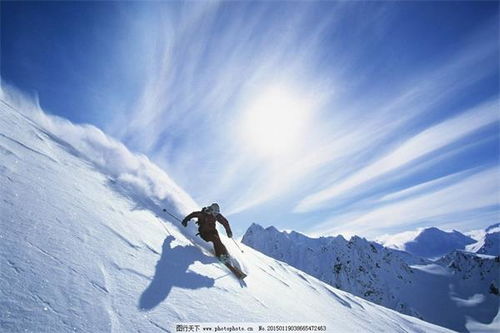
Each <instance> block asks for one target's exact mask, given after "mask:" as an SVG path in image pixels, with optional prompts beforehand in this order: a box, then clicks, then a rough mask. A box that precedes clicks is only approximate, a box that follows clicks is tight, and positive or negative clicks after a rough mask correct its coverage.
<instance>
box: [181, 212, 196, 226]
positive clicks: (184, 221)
mask: <svg viewBox="0 0 500 333" xmlns="http://www.w3.org/2000/svg"><path fill="white" fill-rule="evenodd" d="M200 216H201V212H192V213H191V214H189V215H188V216H186V217H185V218H184V220H182V225H183V226H187V223H188V222H189V220H191V219H192V218H195V217H196V218H200Z"/></svg>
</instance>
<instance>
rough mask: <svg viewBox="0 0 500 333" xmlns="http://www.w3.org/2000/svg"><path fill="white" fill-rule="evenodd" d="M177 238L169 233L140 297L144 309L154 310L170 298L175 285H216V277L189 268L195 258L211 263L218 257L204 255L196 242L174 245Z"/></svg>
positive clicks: (196, 286)
mask: <svg viewBox="0 0 500 333" xmlns="http://www.w3.org/2000/svg"><path fill="white" fill-rule="evenodd" d="M174 239H175V238H174V237H173V236H167V238H165V241H164V242H163V246H162V254H161V257H160V260H158V262H157V263H156V270H155V275H154V278H153V280H152V281H151V283H150V285H149V286H148V287H147V288H146V290H144V292H143V293H142V295H141V297H140V299H139V306H138V307H139V309H141V310H151V309H153V308H154V307H156V306H157V305H158V304H160V303H161V302H162V301H164V300H165V299H166V298H167V297H168V294H169V293H170V291H171V290H172V288H173V287H179V288H185V289H199V288H209V287H213V286H214V279H212V278H209V277H207V276H204V275H200V274H198V273H194V272H188V271H187V269H188V267H189V266H190V265H191V264H192V263H194V262H195V261H200V262H201V263H203V264H211V263H213V262H215V259H214V258H211V257H208V256H206V255H204V254H203V253H202V252H201V250H200V249H198V248H197V247H195V246H192V245H188V246H175V247H171V243H172V241H173V240H174Z"/></svg>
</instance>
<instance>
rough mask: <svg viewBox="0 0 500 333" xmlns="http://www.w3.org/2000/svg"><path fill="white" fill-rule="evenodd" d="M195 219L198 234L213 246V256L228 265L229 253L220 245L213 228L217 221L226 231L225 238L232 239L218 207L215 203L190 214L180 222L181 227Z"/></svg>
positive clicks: (229, 229)
mask: <svg viewBox="0 0 500 333" xmlns="http://www.w3.org/2000/svg"><path fill="white" fill-rule="evenodd" d="M195 217H196V218H197V219H198V221H197V222H196V224H198V232H199V233H198V234H199V235H200V237H201V238H203V240H205V241H206V242H212V243H213V244H214V250H215V256H216V257H217V258H219V260H220V261H222V262H223V263H229V253H228V252H227V249H226V247H225V246H224V244H222V242H221V240H220V238H219V233H218V232H217V229H216V228H215V222H216V221H219V223H220V224H222V225H223V226H224V228H225V229H226V233H227V237H229V238H231V237H233V233H232V231H231V227H230V226H229V222H228V221H227V219H226V218H225V217H224V216H223V215H222V214H221V213H220V208H219V205H218V204H216V203H213V204H211V205H210V206H209V207H204V208H203V209H202V210H201V212H198V211H197V212H192V213H191V214H189V215H188V216H186V217H185V218H184V220H182V225H183V226H184V227H187V224H188V222H189V220H191V219H192V218H195Z"/></svg>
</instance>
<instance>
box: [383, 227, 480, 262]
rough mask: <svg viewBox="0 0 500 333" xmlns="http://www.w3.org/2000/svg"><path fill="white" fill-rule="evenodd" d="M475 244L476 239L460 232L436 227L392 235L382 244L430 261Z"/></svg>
mask: <svg viewBox="0 0 500 333" xmlns="http://www.w3.org/2000/svg"><path fill="white" fill-rule="evenodd" d="M405 235H406V237H404V236H405ZM474 243H476V240H475V239H473V238H471V237H469V236H466V235H464V234H462V233H461V232H459V231H456V230H453V231H451V232H446V231H443V230H441V229H438V228H435V227H431V228H426V229H423V230H420V231H419V232H417V233H411V232H410V233H403V234H401V235H392V236H391V237H388V238H386V239H384V240H382V244H383V245H385V246H387V247H390V248H395V249H400V250H403V251H406V252H408V253H411V254H413V255H416V256H420V257H424V258H429V259H433V258H439V257H441V256H443V255H445V254H447V253H450V252H452V251H454V250H465V249H466V247H467V246H468V245H470V244H474Z"/></svg>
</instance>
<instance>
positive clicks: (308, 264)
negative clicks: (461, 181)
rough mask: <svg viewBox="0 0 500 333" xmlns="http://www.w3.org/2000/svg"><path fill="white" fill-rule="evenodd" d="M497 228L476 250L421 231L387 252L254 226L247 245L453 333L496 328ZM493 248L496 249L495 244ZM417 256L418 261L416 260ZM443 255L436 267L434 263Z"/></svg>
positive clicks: (456, 237)
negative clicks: (399, 248) (470, 250)
mask: <svg viewBox="0 0 500 333" xmlns="http://www.w3.org/2000/svg"><path fill="white" fill-rule="evenodd" d="M491 231H495V229H494V228H493V229H489V231H487V230H485V231H484V233H483V236H484V239H482V240H480V241H481V242H482V245H481V246H480V247H479V248H477V252H478V253H472V252H467V251H464V250H463V249H465V248H466V247H467V246H470V245H471V244H475V243H477V241H476V240H474V239H472V238H471V237H470V236H466V235H464V234H462V233H460V232H458V231H453V232H445V231H442V230H439V229H437V228H429V229H425V230H422V231H421V232H420V233H418V234H416V236H415V238H414V239H407V240H406V241H405V242H404V243H403V244H402V245H404V247H403V248H405V249H409V250H411V252H410V251H408V252H407V251H402V250H398V249H393V248H389V247H385V246H383V245H381V244H379V243H377V242H371V241H368V240H366V239H364V238H360V237H357V236H354V237H352V238H351V239H350V240H346V239H344V238H343V237H342V236H337V237H320V238H310V237H307V236H305V235H303V234H300V233H297V232H294V231H292V232H280V231H278V230H277V229H276V228H275V227H268V228H266V229H264V228H263V227H262V226H260V225H257V224H252V225H251V226H250V228H249V229H248V230H247V232H246V233H245V235H244V236H243V240H242V241H243V243H245V244H246V245H249V246H251V247H253V248H254V249H257V250H259V251H261V252H262V253H264V254H266V255H268V256H271V257H273V258H275V259H278V260H281V261H284V262H286V263H288V264H290V265H292V266H294V267H296V268H298V269H300V270H302V271H304V272H306V273H308V274H310V275H313V276H315V277H317V278H318V279H320V280H322V281H324V282H326V283H328V284H330V285H332V286H334V287H336V288H339V289H342V290H345V291H348V292H350V293H352V294H354V295H357V296H360V297H363V298H365V299H367V300H369V301H372V302H374V303H377V304H380V305H383V306H385V307H388V308H391V309H394V310H397V311H399V312H401V313H404V314H408V315H411V316H414V317H418V318H421V319H423V320H426V321H429V322H431V323H434V324H438V325H441V326H444V327H448V328H451V329H453V330H456V331H461V332H468V331H479V330H482V329H485V328H486V329H491V328H493V329H495V328H498V325H499V324H500V322H499V321H498V320H499V319H496V320H495V318H498V316H497V314H498V309H499V300H500V297H499V296H498V288H499V285H500V258H499V257H495V256H490V255H486V254H490V253H494V252H495V251H496V250H497V249H495V244H496V246H497V247H498V235H495V233H492V232H491ZM495 242H496V243H495ZM417 253H418V254H420V255H416V254H417ZM439 254H443V255H444V256H443V257H441V258H440V259H439V260H437V261H431V260H430V259H429V258H426V257H432V258H435V257H437V256H438V255H439Z"/></svg>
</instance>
